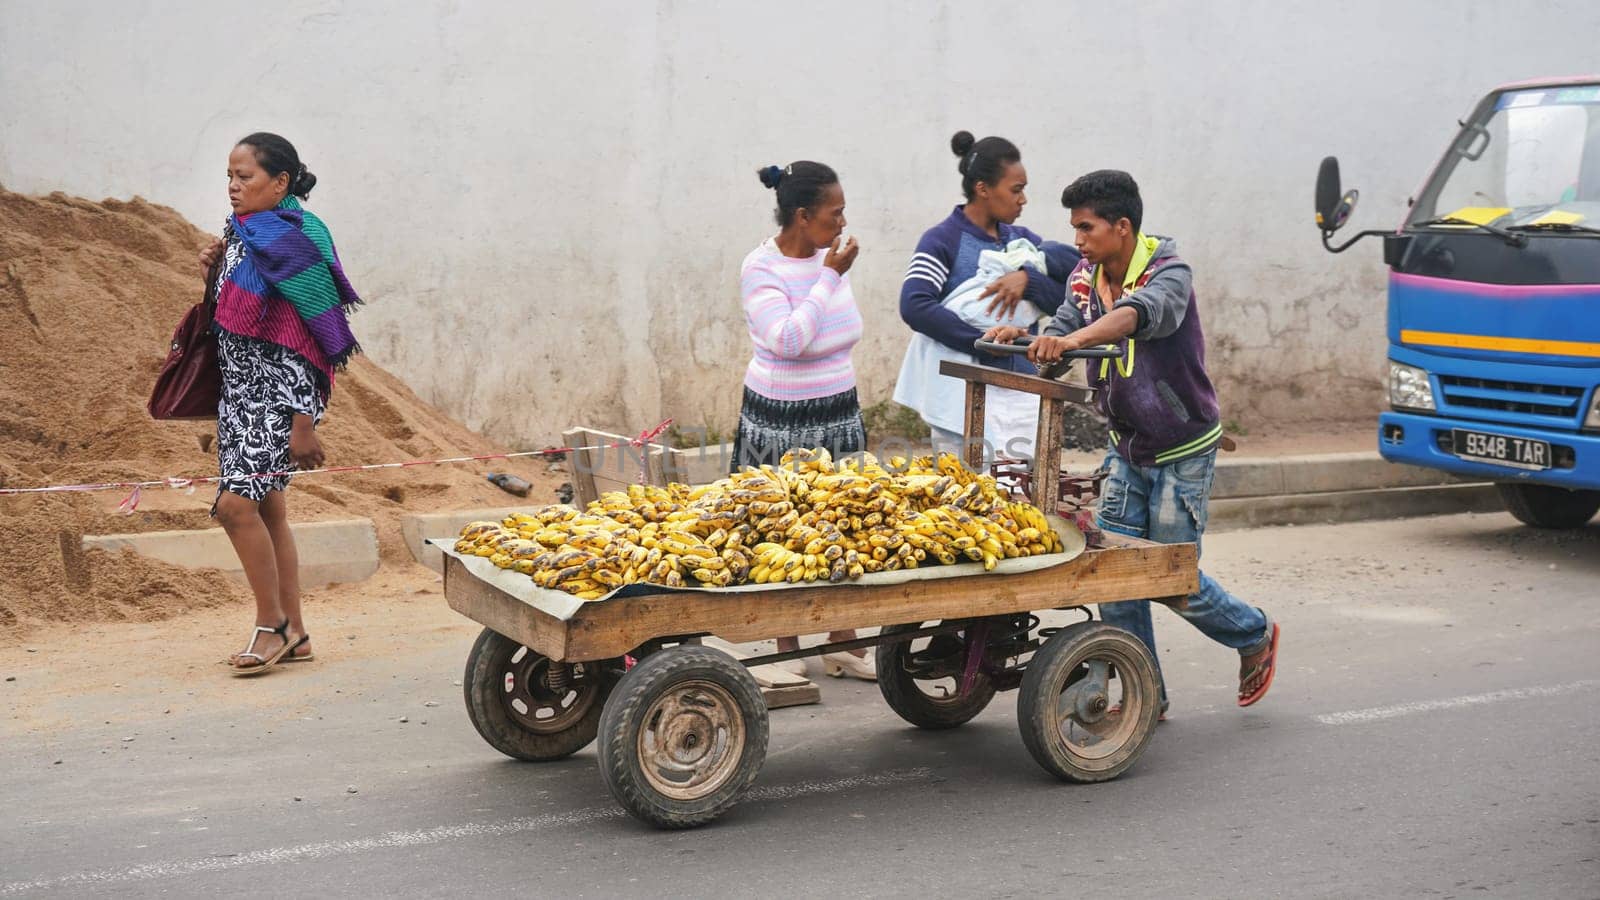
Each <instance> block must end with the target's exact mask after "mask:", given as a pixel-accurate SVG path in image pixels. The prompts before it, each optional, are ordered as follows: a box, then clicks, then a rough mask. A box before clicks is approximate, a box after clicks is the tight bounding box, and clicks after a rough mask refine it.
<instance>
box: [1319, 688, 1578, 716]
mask: <svg viewBox="0 0 1600 900" xmlns="http://www.w3.org/2000/svg"><path fill="white" fill-rule="evenodd" d="M1595 687H1600V681H1596V680H1586V681H1572V682H1568V683H1566V684H1552V685H1544V686H1541V687H1529V688H1515V689H1512V690H1506V691H1490V692H1489V693H1487V694H1471V695H1468V696H1466V697H1450V698H1448V699H1445V700H1423V701H1420V702H1418V703H1396V704H1395V705H1394V706H1374V707H1372V708H1371V709H1354V710H1350V711H1349V712H1337V713H1327V714H1326V715H1320V716H1314V717H1313V718H1315V719H1316V720H1317V721H1318V722H1321V723H1322V724H1324V725H1359V724H1361V723H1363V722H1377V721H1380V720H1382V719H1393V718H1397V717H1399V716H1409V715H1411V714H1413V713H1424V712H1433V711H1435V710H1440V709H1460V708H1462V707H1465V706H1481V705H1483V704H1485V703H1501V702H1504V701H1506V700H1527V699H1530V698H1533V697H1557V696H1560V695H1561V694H1570V693H1572V692H1574V691H1585V690H1590V689H1592V688H1595Z"/></svg>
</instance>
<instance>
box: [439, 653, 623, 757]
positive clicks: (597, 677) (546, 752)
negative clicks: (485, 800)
mask: <svg viewBox="0 0 1600 900" xmlns="http://www.w3.org/2000/svg"><path fill="white" fill-rule="evenodd" d="M551 669H552V665H551V662H550V660H549V658H548V657H545V656H544V655H542V654H539V653H535V652H534V651H532V650H530V649H528V648H527V647H524V646H522V645H521V644H519V643H517V642H516V641H514V640H512V639H510V638H508V637H506V636H505V635H502V634H500V633H498V632H496V631H493V630H491V629H488V628H485V629H484V630H483V633H482V634H480V635H478V640H477V642H476V643H474V644H473V645H472V652H471V653H469V654H467V671H466V673H465V674H464V675H463V676H462V678H461V690H462V693H463V694H464V695H465V696H466V701H467V718H469V719H471V720H472V726H473V727H474V728H476V729H478V734H480V735H483V739H484V740H486V741H488V742H489V746H491V747H493V748H495V749H496V750H499V751H500V752H501V753H504V754H505V755H507V756H510V757H512V758H514V759H525V760H530V761H533V762H544V761H548V760H553V759H562V758H563V757H567V756H571V755H572V754H574V753H576V752H578V751H579V750H582V749H583V748H584V747H587V746H588V745H589V742H590V741H592V740H594V736H595V733H596V732H597V731H599V729H600V710H601V707H603V706H605V699H606V695H607V694H609V693H610V692H611V686H612V684H613V683H614V678H615V676H614V675H613V674H612V673H611V672H608V671H606V668H605V665H604V664H603V663H596V662H590V663H567V664H565V665H559V664H558V668H557V670H556V672H555V677H556V684H555V686H554V688H552V686H551V684H550V678H551V674H552V672H551ZM563 681H565V683H564V684H563V683H562V682H563Z"/></svg>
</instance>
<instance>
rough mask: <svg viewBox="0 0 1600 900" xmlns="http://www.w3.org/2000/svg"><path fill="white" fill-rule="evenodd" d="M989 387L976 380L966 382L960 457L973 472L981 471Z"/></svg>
mask: <svg viewBox="0 0 1600 900" xmlns="http://www.w3.org/2000/svg"><path fill="white" fill-rule="evenodd" d="M988 401H989V389H988V388H986V387H984V386H983V385H982V384H979V383H978V382H976V381H969V382H967V413H966V420H965V423H966V429H965V434H964V436H963V440H962V443H961V448H962V453H961V455H962V457H963V458H964V459H965V460H966V463H967V467H968V468H970V469H972V471H974V472H982V471H983V430H984V421H983V420H984V416H985V415H987V412H986V410H987V405H988Z"/></svg>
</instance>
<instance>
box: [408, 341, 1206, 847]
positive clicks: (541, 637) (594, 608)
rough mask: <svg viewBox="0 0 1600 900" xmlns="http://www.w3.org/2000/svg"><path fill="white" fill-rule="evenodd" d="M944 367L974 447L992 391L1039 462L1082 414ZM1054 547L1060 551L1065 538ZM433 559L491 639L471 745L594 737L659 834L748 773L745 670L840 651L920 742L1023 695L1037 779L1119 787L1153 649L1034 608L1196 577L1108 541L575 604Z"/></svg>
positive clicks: (973, 458)
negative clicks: (962, 399) (801, 641)
mask: <svg viewBox="0 0 1600 900" xmlns="http://www.w3.org/2000/svg"><path fill="white" fill-rule="evenodd" d="M943 365H944V371H945V373H946V374H949V375H953V376H955V377H959V378H963V379H966V380H967V381H968V384H969V386H970V388H971V390H970V391H969V410H968V428H967V434H968V435H969V437H976V438H979V439H980V440H981V437H982V421H983V409H982V401H983V386H984V385H986V384H997V385H1000V386H1004V387H1009V388H1014V389H1019V390H1025V391H1028V392H1031V393H1034V394H1037V395H1039V396H1040V405H1041V417H1040V426H1039V427H1040V432H1041V434H1040V442H1039V444H1038V446H1043V447H1054V446H1059V444H1060V437H1059V435H1060V427H1061V426H1060V422H1061V404H1062V403H1064V402H1073V401H1076V402H1082V401H1083V400H1086V399H1088V398H1087V395H1086V392H1085V391H1084V390H1083V389H1081V388H1075V387H1071V386H1069V385H1065V384H1061V383H1060V382H1056V381H1047V380H1044V379H1039V378H1029V377H1027V376H1022V375H1016V374H1013V373H1008V372H1000V371H997V370H994V369H987V368H981V367H977V366H963V365H960V364H954V363H948V362H947V363H944V364H943ZM974 414H975V416H974ZM979 454H981V446H980V447H978V448H976V449H974V450H973V451H972V453H971V454H970V455H969V462H970V463H972V464H976V463H978V462H979ZM1051 481H1052V480H1051V479H1044V478H1038V479H1034V482H1033V484H1034V485H1035V491H1034V493H1035V496H1034V497H1033V498H1031V499H1032V500H1033V502H1035V503H1036V504H1037V505H1039V506H1041V507H1042V508H1043V509H1045V511H1046V512H1047V513H1048V512H1053V511H1054V508H1055V494H1054V492H1053V490H1047V489H1043V488H1039V487H1038V486H1039V485H1046V486H1048V485H1049V483H1050V482H1051ZM1058 521H1059V520H1058ZM1062 525H1063V527H1064V528H1067V529H1070V526H1067V525H1065V523H1062ZM1063 537H1064V538H1065V539H1067V541H1068V546H1069V547H1071V541H1072V540H1073V539H1075V538H1077V532H1076V530H1071V531H1070V533H1064V534H1063ZM437 543H439V544H441V549H444V550H446V553H445V597H446V599H447V601H448V602H449V604H450V606H451V608H453V609H455V610H456V611H457V612H459V613H461V614H462V615H465V616H467V617H468V618H470V619H473V620H474V621H476V622H479V623H481V624H483V625H484V626H485V628H484V631H483V633H482V635H480V636H479V638H478V640H477V642H476V643H475V644H474V645H473V647H472V651H471V653H470V655H469V656H468V659H467V668H466V674H465V676H464V678H463V680H462V686H463V692H464V694H465V698H466V704H467V711H468V714H469V717H470V718H471V720H472V722H473V725H474V726H475V727H476V728H477V729H478V732H479V734H481V735H482V736H483V738H484V739H485V740H486V741H487V742H488V743H489V744H490V745H491V746H493V747H494V748H495V749H497V750H500V751H501V752H503V753H505V754H507V755H509V756H512V757H515V758H518V759H524V760H535V761H538V760H553V759H559V758H562V757H565V756H568V755H570V754H572V753H574V752H576V751H578V750H579V749H582V748H583V747H585V746H587V745H588V744H589V743H590V742H592V741H595V740H596V739H597V738H598V741H599V756H600V768H601V773H602V775H603V776H604V778H605V781H606V784H607V785H608V787H609V788H610V789H611V792H612V794H613V795H614V796H615V797H616V798H617V800H618V802H620V803H621V804H622V805H623V806H624V807H625V808H626V809H627V810H628V811H629V812H630V813H632V814H633V815H634V816H636V817H638V818H640V819H642V820H644V821H646V822H650V823H652V824H655V825H658V826H662V827H670V828H684V827H691V826H695V825H700V824H704V823H706V822H709V821H711V820H712V819H714V818H716V817H717V816H718V815H720V814H721V813H722V812H723V811H725V810H726V809H728V808H729V807H730V806H732V805H733V804H734V803H735V802H737V800H738V799H739V797H740V796H741V795H742V794H743V793H744V792H745V791H746V790H747V789H748V788H749V787H750V785H751V784H752V783H753V782H754V780H755V778H756V775H757V773H758V772H759V771H760V768H761V765H762V763H763V761H764V760H765V758H766V748H767V736H768V727H767V709H766V706H765V704H764V703H763V702H762V698H761V692H760V690H759V688H758V687H757V685H756V682H755V680H754V679H753V678H751V676H750V674H749V673H748V672H747V671H746V669H745V667H746V666H753V665H760V664H763V663H769V662H777V661H780V660H785V659H793V658H797V657H801V656H808V655H816V654H820V653H824V652H829V651H833V650H841V649H855V648H860V647H869V646H873V647H876V663H877V670H878V686H879V688H880V690H881V691H882V693H883V697H884V699H885V700H886V701H887V702H888V704H889V706H890V707H891V708H892V709H893V710H894V711H895V712H896V713H898V714H899V715H900V716H901V717H902V718H904V719H905V720H906V721H908V722H910V723H911V724H913V725H916V726H918V727H920V728H930V729H941V728H953V727H955V726H958V725H961V724H962V723H964V722H966V721H968V720H969V719H971V718H972V717H973V716H976V715H977V714H978V713H979V712H980V711H982V710H983V708H984V707H985V706H987V705H988V704H989V702H990V700H992V699H993V697H994V695H995V693H996V692H998V691H1003V690H1010V689H1018V691H1019V695H1018V703H1017V720H1018V724H1019V726H1020V729H1021V732H1022V739H1023V742H1024V744H1025V745H1026V746H1027V748H1028V751H1029V752H1030V753H1031V754H1032V756H1033V757H1034V759H1035V760H1036V761H1038V763H1039V764H1040V765H1041V766H1042V767H1044V768H1045V769H1046V770H1047V771H1049V772H1051V773H1053V774H1055V775H1057V776H1058V777H1061V778H1063V779H1066V780H1069V781H1078V782H1094V781H1104V780H1108V779H1111V778H1115V777H1117V776H1118V775H1120V774H1121V773H1122V772H1124V771H1126V770H1127V769H1128V768H1129V767H1130V766H1132V765H1133V764H1134V762H1135V761H1136V760H1137V759H1138V758H1139V756H1140V754H1141V753H1142V752H1143V751H1144V749H1145V746H1146V745H1147V744H1148V742H1149V740H1150V738H1151V736H1152V735H1153V733H1154V730H1155V724H1156V718H1157V716H1158V715H1159V714H1160V708H1159V707H1160V685H1159V682H1158V676H1157V674H1156V669H1155V664H1154V661H1153V660H1152V658H1151V656H1150V653H1149V650H1148V649H1146V647H1145V646H1144V644H1143V643H1142V642H1140V641H1139V640H1138V639H1137V638H1135V637H1134V636H1133V635H1131V634H1129V633H1128V632H1126V631H1123V630H1121V629H1119V628H1115V627H1112V626H1110V625H1107V624H1105V623H1103V622H1096V621H1093V619H1092V616H1089V615H1086V619H1085V621H1082V622H1078V623H1075V624H1072V625H1069V626H1066V627H1063V628H1041V627H1040V620H1039V618H1038V617H1037V616H1036V615H1034V614H1033V611H1035V610H1048V609H1084V608H1085V607H1087V606H1088V605H1090V604H1096V603H1106V602H1114V601H1118V600H1131V599H1151V600H1156V601H1160V602H1164V603H1181V602H1182V598H1183V597H1185V596H1187V595H1189V594H1190V593H1193V592H1194V591H1195V590H1197V589H1198V579H1199V574H1198V569H1197V564H1198V558H1197V552H1196V548H1195V545H1193V544H1166V545H1162V544H1153V543H1149V542H1146V541H1139V540H1134V539H1130V538H1120V537H1118V536H1115V535H1107V536H1106V537H1105V538H1104V539H1103V542H1102V543H1100V544H1098V545H1094V546H1088V547H1086V548H1084V549H1083V551H1082V552H1081V553H1080V554H1078V555H1077V556H1075V557H1072V556H1071V555H1070V554H1063V555H1061V558H1060V561H1052V559H1051V557H1048V556H1046V557H1033V558H1032V559H1028V560H1006V561H1004V562H1002V563H1001V566H1000V567H999V568H997V569H996V570H995V571H994V572H988V573H985V572H983V570H982V567H981V566H980V565H978V564H976V563H973V564H969V565H957V566H948V567H944V566H941V567H934V568H924V569H919V570H917V571H918V572H919V573H921V574H920V575H918V576H916V577H910V578H907V579H906V580H901V581H898V582H897V583H883V579H877V580H876V581H874V579H876V578H877V577H876V576H870V575H869V576H867V578H866V579H864V580H863V582H860V583H845V584H839V585H817V586H805V585H801V586H786V587H785V588H783V589H767V588H759V587H757V588H745V589H741V588H731V589H718V590H680V591H660V592H654V593H637V594H634V595H631V596H614V597H611V598H608V599H605V600H601V601H595V602H589V603H581V602H578V601H576V600H572V599H570V598H566V597H565V595H557V594H553V592H540V591H537V589H532V588H530V587H528V586H527V585H530V584H531V582H529V579H527V578H526V577H523V576H514V577H512V576H511V573H501V572H500V570H497V569H494V567H493V566H492V565H488V564H487V561H485V560H479V559H476V558H463V557H461V556H458V555H456V554H454V553H453V552H450V551H449V544H448V542H443V541H441V542H437ZM1079 545H1080V546H1082V544H1081V541H1080V542H1079ZM1019 563H1020V564H1023V565H1021V566H1018V565H1010V566H1008V564H1019ZM936 569H937V570H942V571H935V570H936ZM518 579H520V580H518ZM639 588H640V586H634V587H633V589H634V590H638V589H639ZM1084 611H1085V612H1086V613H1087V610H1086V609H1084ZM872 627H878V628H881V629H882V630H881V632H880V633H879V634H878V635H875V636H872V637H866V638H862V639H859V640H856V641H849V642H843V643H835V644H828V645H824V646H820V647H813V648H808V649H802V650H799V651H795V652H791V653H776V654H770V655H767V656H759V657H753V658H750V659H745V660H742V661H741V660H735V659H734V658H733V657H731V656H729V655H728V654H726V653H723V652H721V651H718V650H714V649H712V648H710V647H705V646H701V645H700V644H699V643H698V642H697V641H696V638H698V637H700V636H706V635H715V636H717V637H720V638H723V639H725V640H729V641H737V642H743V641H756V640H765V639H770V638H776V637H780V636H786V635H796V634H817V633H821V632H828V631H842V630H845V629H852V628H872Z"/></svg>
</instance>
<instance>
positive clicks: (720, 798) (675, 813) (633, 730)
mask: <svg viewBox="0 0 1600 900" xmlns="http://www.w3.org/2000/svg"><path fill="white" fill-rule="evenodd" d="M684 681H709V682H712V683H714V684H716V685H718V686H719V687H721V688H723V689H724V690H726V691H727V692H728V693H729V694H731V695H732V696H733V700H734V703H735V705H736V706H737V707H738V712H739V714H740V716H741V717H742V718H743V720H744V730H745V743H744V753H743V756H742V757H741V758H740V760H739V762H738V764H737V767H736V768H735V769H734V772H733V774H732V775H731V776H730V777H729V778H728V780H727V781H726V782H725V783H724V784H723V785H722V787H720V788H719V789H717V790H716V791H715V792H714V793H712V794H708V795H707V796H705V797H701V798H699V799H696V800H688V801H686V800H678V799H675V798H672V797H667V796H664V795H662V794H661V793H659V792H657V791H656V790H655V789H654V788H652V787H651V786H650V783H649V781H648V780H647V779H646V777H645V775H644V772H643V770H642V769H641V767H640V764H639V757H638V752H637V750H638V742H639V731H640V729H642V728H643V727H644V724H645V723H644V715H645V713H646V711H648V710H649V708H650V705H651V704H652V703H653V702H655V700H656V698H657V697H659V696H661V694H663V693H665V692H666V691H667V690H668V689H670V688H671V687H672V686H673V685H676V684H679V683H681V682H684ZM768 736H769V731H768V723H767V704H766V701H765V700H763V699H762V697H761V686H760V685H758V684H756V680H755V678H754V677H753V676H751V674H750V672H749V670H747V669H746V668H745V667H744V666H743V665H741V664H740V663H739V661H738V660H736V659H734V658H733V657H731V656H729V655H728V654H726V653H723V652H722V651H721V650H716V649H713V648H711V647H702V646H696V645H692V644H691V645H684V646H679V647H671V648H668V649H666V650H662V651H659V652H657V653H654V654H651V655H650V656H648V657H646V658H645V659H643V660H641V661H640V662H639V663H638V664H637V665H635V666H634V667H633V668H632V669H631V670H629V672H628V674H626V675H624V676H623V677H622V680H621V681H620V682H618V684H617V688H616V690H615V691H614V692H613V694H612V696H611V700H610V702H609V703H607V704H606V707H605V712H604V713H603V714H602V715H601V717H600V774H601V776H602V777H603V778H604V779H605V783H606V787H607V788H609V789H610V791H611V796H613V797H615V798H616V799H617V802H618V803H620V804H622V808H623V809H626V810H627V811H628V813H629V814H630V815H632V816H633V817H634V818H636V819H639V820H640V821H643V822H646V823H649V824H651V825H654V826H656V827H657V828H695V827H698V826H700V825H704V824H706V823H707V822H710V821H711V820H713V819H715V818H716V817H718V816H720V815H722V814H723V813H724V812H727V811H728V809H729V808H730V807H732V806H733V805H734V804H735V803H737V802H738V801H739V798H740V797H741V796H743V795H744V793H745V792H746V791H748V790H749V789H750V785H751V784H753V783H754V782H755V780H756V775H757V774H759V773H760V771H761V766H762V764H763V763H765V762H766V760H767V739H768Z"/></svg>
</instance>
